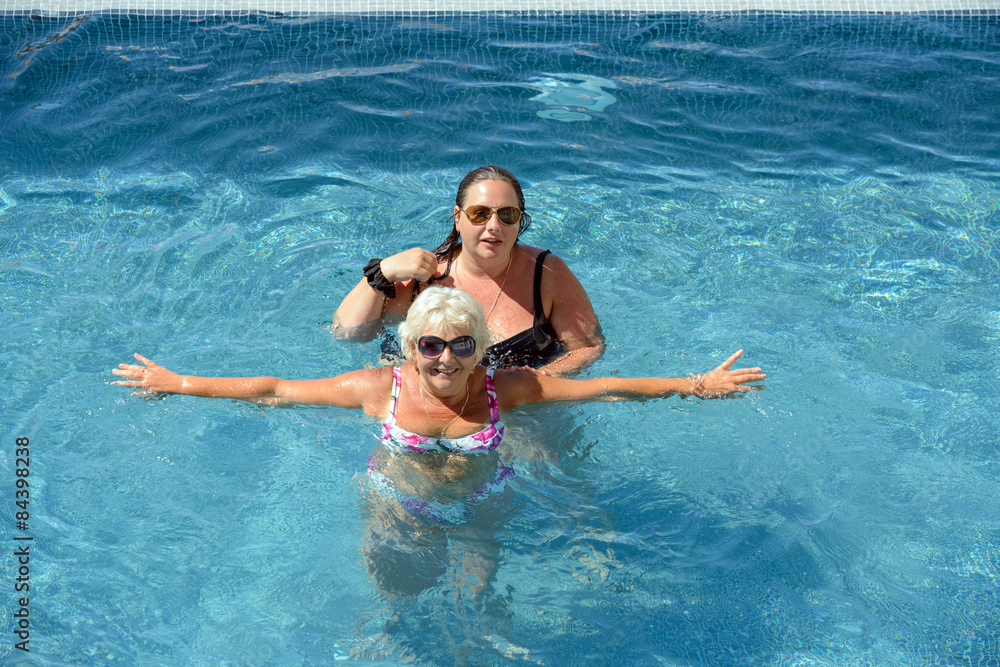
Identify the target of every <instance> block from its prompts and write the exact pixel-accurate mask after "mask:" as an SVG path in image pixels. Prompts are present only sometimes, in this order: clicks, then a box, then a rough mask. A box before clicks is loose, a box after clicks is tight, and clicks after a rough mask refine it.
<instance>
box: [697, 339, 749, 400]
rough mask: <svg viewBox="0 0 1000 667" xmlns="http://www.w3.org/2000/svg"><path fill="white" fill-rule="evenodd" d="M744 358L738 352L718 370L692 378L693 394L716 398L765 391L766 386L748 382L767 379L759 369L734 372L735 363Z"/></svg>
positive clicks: (740, 351)
mask: <svg viewBox="0 0 1000 667" xmlns="http://www.w3.org/2000/svg"><path fill="white" fill-rule="evenodd" d="M742 356H743V350H739V351H737V352H736V353H735V354H733V356H731V357H729V358H728V359H726V360H725V361H724V362H722V364H720V365H719V367H718V368H716V369H714V370H711V371H709V372H708V373H705V374H704V375H702V376H701V377H694V378H692V380H691V382H692V386H691V393H692V394H694V395H695V396H701V397H703V398H715V397H718V396H725V395H727V394H732V393H734V392H742V391H752V390H759V389H763V388H764V385H760V384H757V385H747V383H748V382H760V381H761V380H763V379H764V378H766V377H767V375H765V374H764V373H761V372H760V369H759V368H737V369H735V370H732V365H733V362H735V361H736V360H737V359H739V358H740V357H742Z"/></svg>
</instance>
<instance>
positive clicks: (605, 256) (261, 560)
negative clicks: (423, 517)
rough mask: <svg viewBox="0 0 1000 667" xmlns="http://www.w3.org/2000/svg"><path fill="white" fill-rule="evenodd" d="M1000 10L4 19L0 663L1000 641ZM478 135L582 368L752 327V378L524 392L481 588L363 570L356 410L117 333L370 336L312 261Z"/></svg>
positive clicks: (274, 343) (728, 650)
mask: <svg viewBox="0 0 1000 667" xmlns="http://www.w3.org/2000/svg"><path fill="white" fill-rule="evenodd" d="M998 46H1000V24H998V22H997V19H996V17H990V16H951V17H949V16H922V17H892V16H869V17H865V16H838V15H827V16H818V15H812V16H808V15H787V14H786V15H767V14H761V15H742V16H741V15H721V14H712V15H671V16H643V15H630V14H626V15H618V16H616V15H572V16H566V15H554V14H532V15H521V14H511V15H506V16H501V15H485V16H477V15H460V16H416V17H403V16H400V17H381V18H375V17H368V18H365V17H314V18H294V19H292V18H286V17H280V16H264V15H244V16H238V17H184V16H176V17H168V18H153V17H150V18H143V19H138V18H132V19H127V18H124V17H114V16H110V15H94V16H90V17H85V18H82V19H80V20H78V21H73V20H72V19H51V18H44V17H29V16H23V15H5V16H2V17H0V54H2V58H0V67H2V72H0V74H2V76H0V155H2V161H0V299H2V311H0V327H2V328H0V346H2V347H0V350H2V355H0V364H2V368H3V379H4V387H5V391H4V407H3V410H2V429H0V432H2V437H3V441H2V444H3V447H2V448H0V450H2V454H0V470H2V473H0V474H2V475H3V481H2V487H0V488H3V489H4V495H3V497H4V498H5V500H7V502H6V503H5V505H4V508H3V512H2V513H0V520H2V521H3V525H4V528H5V531H4V534H5V535H6V536H8V537H5V546H4V548H3V551H2V557H3V563H4V571H5V576H6V578H7V581H8V582H13V581H14V580H15V577H16V576H17V572H18V564H17V562H16V557H15V555H14V554H15V548H16V545H15V542H14V541H13V540H12V539H10V538H12V537H13V536H15V535H22V536H23V535H30V536H31V537H33V541H32V543H31V550H32V551H31V553H32V559H31V565H30V568H31V569H30V577H31V579H30V583H31V590H30V609H31V614H32V615H31V625H30V629H31V636H30V642H31V643H30V648H31V652H30V654H29V653H24V652H23V651H19V650H17V649H15V648H14V647H13V644H14V641H12V639H14V638H16V635H15V634H14V631H15V630H16V626H17V620H16V617H15V613H16V612H17V610H18V609H19V603H18V600H17V599H16V598H15V596H14V595H13V592H12V591H13V589H12V586H7V584H5V588H6V590H5V593H4V595H3V598H2V599H3V605H4V606H3V612H2V613H3V616H2V618H0V631H2V633H3V642H2V643H0V651H2V656H3V660H4V661H5V662H9V663H16V662H18V661H25V662H32V663H33V662H37V663H40V664H51V665H56V664H93V665H111V664H123V665H132V664H156V665H198V664H203V665H221V664H228V665H300V664H330V663H332V662H336V661H339V660H346V659H350V658H351V657H352V656H353V659H354V660H355V661H357V662H359V664H364V663H365V662H371V663H373V664H395V663H407V662H415V663H417V664H451V663H452V662H454V656H455V654H456V651H455V649H454V647H453V646H451V647H450V646H449V641H451V642H452V643H453V644H454V643H462V642H464V646H463V649H464V650H465V652H466V653H468V654H469V656H468V658H469V662H470V664H478V665H506V664H519V663H521V662H523V661H528V662H530V663H533V664H549V665H582V664H588V665H817V664H829V665H997V664H1000V623H998V622H997V620H996V609H997V606H998V603H1000V600H998V588H997V585H998V582H1000V562H998V556H997V554H998V548H1000V500H998V499H997V491H996V490H997V483H998V472H1000V462H998V436H997V417H996V415H997V412H998V408H1000V400H998V392H997V377H998V362H997V352H998V341H1000V306H998V303H1000V299H998V297H1000V293H998V292H1000V290H998V267H1000V251H998V250H997V246H998V236H1000V211H998V204H997V202H998V201H1000V187H998V185H997V183H998V182H1000V179H998V175H1000V130H998V127H1000V123H998V120H1000V119H998V115H997V111H996V108H997V106H996V100H997V99H1000V57H998V55H997V54H998V53H1000V49H998ZM488 162H495V163H498V164H502V165H505V166H507V167H509V168H510V169H512V170H513V171H514V172H515V173H516V174H517V175H518V176H519V177H520V178H521V179H522V182H523V183H524V185H525V187H526V196H527V200H528V209H529V211H530V212H531V213H532V214H533V216H534V219H535V223H534V225H533V227H532V229H531V230H530V232H529V234H528V236H527V238H526V240H527V242H529V243H531V244H533V245H539V246H543V247H546V248H551V249H552V250H553V251H554V252H556V253H557V254H559V255H561V256H562V257H563V258H564V259H565V260H566V261H567V262H568V263H569V264H570V265H571V267H572V268H573V269H574V271H575V272H576V273H577V275H578V276H579V277H580V279H581V281H582V282H583V283H584V285H585V286H586V287H587V289H588V291H589V293H590V295H591V297H592V299H593V301H594V305H595V308H596V310H597V312H598V315H599V316H600V318H601V321H602V324H603V327H604V331H605V333H606V335H607V338H608V342H609V346H608V351H607V353H606V354H605V356H604V358H603V359H602V361H601V362H600V363H599V364H598V365H597V366H595V367H594V368H593V369H592V370H591V371H590V372H591V373H600V374H610V373H621V374H631V375H635V374H652V373H661V374H669V375H678V374H686V373H688V372H692V371H702V370H705V369H708V368H711V367H713V366H714V365H716V364H717V363H718V362H719V361H720V360H722V359H723V358H725V357H726V356H727V355H728V354H729V353H730V352H732V351H733V350H735V349H738V348H741V347H742V348H745V349H746V350H747V353H746V357H745V359H744V360H745V361H746V362H747V363H748V365H760V366H763V367H764V368H765V369H766V370H767V372H768V373H769V378H768V381H767V388H766V390H765V391H763V392H756V393H754V394H753V395H751V396H748V397H746V398H743V399H740V400H728V401H697V400H678V399H672V400H662V401H651V402H645V403H630V404H624V403H619V404H588V405H583V406H557V407H549V408H539V409H531V410H525V411H523V412H521V413H518V414H516V415H513V416H512V417H511V418H510V419H509V420H508V429H509V432H510V433H511V434H512V436H513V439H514V441H515V444H516V446H517V447H516V459H515V467H516V469H517V477H516V478H515V479H514V480H513V481H512V482H511V484H510V485H509V496H508V497H507V498H506V499H505V501H504V502H505V504H504V505H503V508H502V509H503V514H504V516H503V518H502V519H500V520H497V521H496V523H495V526H494V534H493V535H492V537H493V539H494V541H495V543H496V544H498V545H499V549H500V563H499V568H498V571H497V574H496V577H495V581H494V594H493V595H492V596H490V599H489V600H487V601H486V603H485V604H483V605H479V604H469V603H467V602H462V601H459V602H456V600H455V591H456V589H455V588H454V586H452V585H451V584H449V583H448V579H449V577H451V576H452V575H457V574H460V571H459V570H458V569H457V568H455V567H451V568H450V569H449V571H448V573H447V576H445V577H443V578H442V580H441V582H440V584H439V585H434V586H431V587H429V588H427V589H426V590H424V591H423V592H422V593H421V594H420V595H418V596H417V597H415V598H413V599H410V600H405V601H390V600H386V599H383V598H382V597H381V596H380V595H379V594H378V591H377V590H376V589H375V587H374V586H373V585H372V583H370V582H369V580H368V577H367V574H366V571H365V568H364V566H363V563H362V560H361V559H362V557H361V555H360V553H361V548H362V545H363V542H364V539H365V537H364V532H365V511H364V507H363V497H364V494H365V487H364V483H363V481H362V480H361V479H360V477H359V475H360V474H361V473H363V471H364V470H365V468H366V465H367V460H368V455H369V453H370V451H371V450H372V448H373V447H374V443H375V438H374V437H373V433H374V425H373V423H371V422H370V421H369V420H367V419H366V418H364V417H363V416H360V415H354V414H352V413H348V412H341V411H336V410H319V409H295V410H261V409H259V408H255V407H251V406H247V405H243V404H238V403H235V402H228V401H209V400H199V399H193V398H185V397H172V398H168V399H165V400H162V401H141V400H138V399H136V398H132V397H129V396H128V395H127V393H126V392H125V391H123V390H122V389H120V388H118V387H114V386H111V385H110V384H109V382H110V381H111V380H112V379H113V378H112V376H111V375H110V369H111V368H112V367H113V366H114V365H116V364H117V363H119V362H121V361H126V360H128V359H129V358H130V356H131V354H132V353H133V352H141V353H142V354H145V355H146V356H149V357H151V358H153V359H155V360H158V361H160V362H161V363H163V364H164V365H167V366H168V367H173V368H176V369H177V370H182V371H188V372H200V373H204V374H227V373H228V374H235V373H241V374H265V373H266V374H276V375H281V376H285V377H295V378H305V377H319V376H325V375H330V374H334V373H337V372H341V371H345V370H348V369H352V368H356V367H359V366H362V365H364V364H371V363H374V362H375V361H376V358H377V354H378V353H377V346H376V345H375V344H368V345H360V346H357V345H348V344H345V343H341V342H338V341H336V340H334V339H333V338H332V336H331V335H330V333H329V331H328V330H327V327H328V325H329V321H330V316H331V315H332V313H333V310H334V308H335V307H336V305H337V303H338V302H339V299H340V297H341V296H342V295H343V294H345V293H346V292H347V291H348V290H349V289H350V287H351V286H352V285H353V284H354V283H355V282H356V280H357V279H358V277H359V276H360V271H361V267H362V266H363V265H364V263H365V262H366V261H367V259H368V258H369V257H371V256H381V255H384V254H387V253H389V252H392V251H396V250H400V249H404V248H408V247H411V246H414V245H423V246H425V247H428V246H433V245H436V244H437V242H438V241H439V240H440V239H442V238H443V237H444V235H445V233H446V231H447V225H448V222H447V219H448V215H449V212H450V209H451V204H450V202H451V201H452V200H453V197H454V188H455V187H456V185H457V182H458V180H459V179H460V178H461V176H462V175H463V174H464V173H465V172H466V171H468V170H469V169H472V168H474V167H476V166H478V165H480V164H484V163H488ZM19 436H26V437H28V438H29V439H30V449H31V462H30V477H29V479H30V483H31V486H30V490H31V494H32V495H31V496H30V521H29V523H28V526H27V529H21V528H18V526H17V524H16V522H15V512H16V508H15V506H14V504H13V503H14V493H15V489H16V479H17V473H16V470H17V468H18V467H23V466H19V464H18V463H17V462H16V457H15V439H16V438H17V437H19ZM459 546H461V544H459ZM386 630H389V631H390V632H389V634H387V635H386V634H383V633H384V632H385V631H386Z"/></svg>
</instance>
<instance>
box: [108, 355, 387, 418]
mask: <svg viewBox="0 0 1000 667" xmlns="http://www.w3.org/2000/svg"><path fill="white" fill-rule="evenodd" d="M135 358H136V359H137V360H138V361H140V362H142V364H143V365H142V366H139V365H137V364H119V365H118V368H115V369H112V371H111V372H112V373H114V374H115V375H118V376H120V377H124V378H129V379H128V380H119V381H117V382H114V383H113V384H117V385H121V386H123V387H135V388H137V389H139V391H137V392H136V394H139V395H150V394H184V395H187V396H207V397H213V398H239V399H244V400H248V401H260V400H265V401H266V400H269V399H270V400H274V399H277V401H278V402H281V403H313V404H319V405H334V406H337V407H341V408H363V409H365V410H366V411H367V410H368V409H369V407H370V406H369V405H368V403H367V402H366V399H367V398H369V397H371V396H376V395H382V394H384V395H386V396H388V392H389V389H388V384H386V387H384V388H382V387H378V386H377V385H378V384H379V383H380V382H381V383H382V384H385V383H386V382H388V381H389V378H388V376H387V374H386V373H383V372H381V371H382V370H383V369H369V370H360V371H353V372H350V373H344V374H343V375H338V376H336V377H332V378H326V379H323V380H282V379H281V378H276V377H202V376H199V375H179V374H177V373H175V372H173V371H171V370H169V369H166V368H164V367H163V366H160V365H159V364H157V363H155V362H153V361H151V360H149V359H147V358H146V357H144V356H142V355H140V354H136V355H135ZM382 376H386V377H382ZM380 389H384V391H381V392H380V391H379V390H380Z"/></svg>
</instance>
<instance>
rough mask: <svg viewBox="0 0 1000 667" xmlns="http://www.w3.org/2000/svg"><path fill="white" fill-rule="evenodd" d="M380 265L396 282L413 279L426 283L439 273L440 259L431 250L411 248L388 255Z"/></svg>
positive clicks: (389, 277) (383, 271)
mask: <svg viewBox="0 0 1000 667" xmlns="http://www.w3.org/2000/svg"><path fill="white" fill-rule="evenodd" d="M380 266H381V269H382V275H383V276H385V277H386V279H387V280H391V281H392V282H394V283H401V282H406V281H407V280H411V279H413V280H416V281H417V282H421V283H425V282H427V281H428V280H430V278H431V277H432V276H434V275H436V274H437V270H438V260H437V257H436V256H435V255H434V253H432V252H431V251H430V250H425V249H424V248H410V249H409V250H404V251H403V252H399V253H396V254H395V255H390V256H389V257H386V258H385V259H383V260H382V262H381V265H380Z"/></svg>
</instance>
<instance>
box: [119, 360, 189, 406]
mask: <svg viewBox="0 0 1000 667" xmlns="http://www.w3.org/2000/svg"><path fill="white" fill-rule="evenodd" d="M135 358H136V359H137V360H139V361H141V362H142V363H143V364H144V366H137V365H135V364H118V368H113V369H111V372H112V373H114V374H115V375H119V376H121V377H126V378H132V379H131V380H119V381H117V382H112V383H111V384H118V385H121V386H123V387H139V388H140V389H141V391H137V392H135V393H134V394H133V395H135V396H148V395H150V394H175V393H177V392H178V391H180V389H181V388H182V386H183V380H182V379H181V376H180V375H178V374H177V373H174V372H173V371H170V370H167V369H166V368H164V367H163V366H160V365H159V364H157V363H155V362H153V361H150V360H149V359H147V358H146V357H144V356H142V355H141V354H138V353H137V354H136V355H135Z"/></svg>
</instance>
